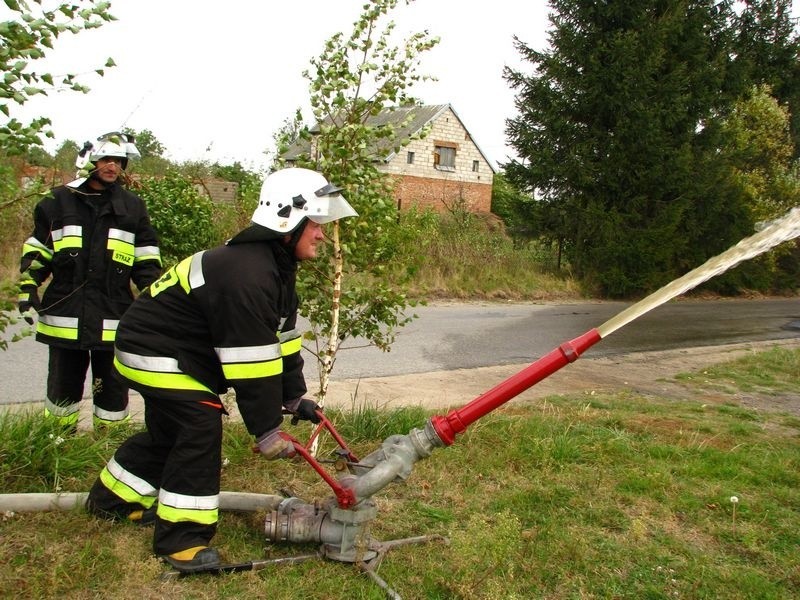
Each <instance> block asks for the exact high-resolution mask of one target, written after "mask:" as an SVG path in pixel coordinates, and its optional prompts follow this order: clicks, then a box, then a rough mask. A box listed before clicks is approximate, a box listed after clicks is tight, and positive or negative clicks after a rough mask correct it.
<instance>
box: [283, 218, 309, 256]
mask: <svg viewBox="0 0 800 600" xmlns="http://www.w3.org/2000/svg"><path fill="white" fill-rule="evenodd" d="M306 225H308V218H303V220H302V221H300V224H299V225H298V226H297V227H295V228H294V230H293V231H292V232H291V233H288V234H286V235H285V236H284V238H283V244H284V246H285V247H286V250H287V251H288V252H289V255H290V256H292V257H293V256H294V250H295V248H297V242H299V241H300V236H301V235H303V231H304V230H305V228H306Z"/></svg>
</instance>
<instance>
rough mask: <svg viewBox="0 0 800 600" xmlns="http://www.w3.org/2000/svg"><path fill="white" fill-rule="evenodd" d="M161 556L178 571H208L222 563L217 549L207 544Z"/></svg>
mask: <svg viewBox="0 0 800 600" xmlns="http://www.w3.org/2000/svg"><path fill="white" fill-rule="evenodd" d="M162 558H163V559H164V560H165V561H167V562H168V563H169V564H170V565H172V566H173V567H174V568H175V570H176V571H180V572H181V573H198V572H200V571H210V570H213V569H215V568H216V567H219V566H220V565H221V564H222V559H221V558H220V555H219V552H217V549H216V548H210V547H208V546H195V547H194V548H187V549H186V550H181V551H180V552H173V553H172V554H170V555H168V556H163V557H162Z"/></svg>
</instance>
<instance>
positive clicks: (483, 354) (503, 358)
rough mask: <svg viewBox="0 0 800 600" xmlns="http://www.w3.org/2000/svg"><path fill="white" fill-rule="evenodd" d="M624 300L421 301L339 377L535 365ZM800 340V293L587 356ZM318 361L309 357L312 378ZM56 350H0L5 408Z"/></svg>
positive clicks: (670, 323) (33, 392) (648, 317)
mask: <svg viewBox="0 0 800 600" xmlns="http://www.w3.org/2000/svg"><path fill="white" fill-rule="evenodd" d="M629 305H630V304H629V303H623V302H586V303H575V304H511V303H509V304H498V303H448V304H437V305H432V306H423V307H417V308H416V309H414V310H413V311H412V312H413V313H415V314H417V315H418V318H417V319H415V320H414V321H412V322H411V323H410V324H409V325H407V326H406V327H404V328H403V329H401V330H400V333H399V334H398V336H397V340H396V341H395V343H394V345H393V346H392V350H391V351H390V352H388V353H384V352H381V351H379V350H377V349H375V348H365V347H362V346H363V341H359V340H353V341H349V342H348V343H347V346H349V347H348V348H344V349H342V350H341V351H340V352H339V354H338V356H337V362H336V365H335V367H334V371H333V380H343V379H351V378H366V377H384V376H390V375H405V374H413V373H427V372H432V371H449V370H454V369H470V368H476V367H491V366H499V365H511V364H524V363H529V362H533V361H535V360H536V359H537V358H539V357H540V356H542V355H544V354H546V353H548V352H549V351H550V350H552V349H553V348H555V347H557V346H558V345H559V344H561V343H562V342H564V341H567V340H571V339H573V338H575V337H578V336H579V335H581V334H583V333H585V332H587V331H589V330H590V329H593V328H596V327H599V326H600V325H602V324H603V323H605V321H607V320H608V319H610V318H611V317H613V316H615V315H617V314H618V313H619V312H620V311H622V310H624V309H625V308H627V307H628V306H629ZM798 337H800V298H790V299H766V300H738V299H737V300H674V301H671V302H668V303H666V304H664V305H662V306H659V307H657V308H655V309H653V310H652V311H650V312H648V313H646V314H644V315H642V316H640V317H639V318H637V319H635V320H634V321H632V322H630V323H628V324H627V325H626V326H625V327H623V328H621V329H619V330H617V331H615V332H614V333H613V334H611V335H609V336H608V337H606V338H605V339H603V340H601V341H600V342H598V343H597V344H595V345H594V346H593V347H592V348H590V349H589V350H588V351H587V352H586V353H585V354H584V357H586V358H589V357H600V356H612V355H615V354H627V353H634V352H646V351H658V350H671V349H676V348H689V347H696V346H717V345H726V344H735V343H742V342H751V341H769V340H779V339H786V338H798ZM315 374H316V361H315V359H314V358H313V357H312V356H311V355H308V356H307V358H306V377H307V378H311V377H314V376H315ZM46 376H47V348H46V346H44V345H43V344H39V343H37V342H35V341H34V340H33V339H31V338H26V339H24V340H22V341H20V342H14V343H11V344H10V345H9V349H8V350H7V351H5V352H0V382H2V385H0V404H8V403H16V402H31V401H40V400H42V398H43V396H44V389H45V379H46Z"/></svg>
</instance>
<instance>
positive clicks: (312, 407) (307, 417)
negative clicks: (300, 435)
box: [285, 398, 322, 425]
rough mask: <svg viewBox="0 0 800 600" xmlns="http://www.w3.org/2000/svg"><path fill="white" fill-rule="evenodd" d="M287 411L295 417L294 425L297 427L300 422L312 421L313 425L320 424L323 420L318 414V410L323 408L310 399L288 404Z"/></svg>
mask: <svg viewBox="0 0 800 600" xmlns="http://www.w3.org/2000/svg"><path fill="white" fill-rule="evenodd" d="M285 406H286V409H287V410H288V411H289V412H291V413H292V414H293V415H294V416H293V417H292V425H297V422H298V421H311V422H312V423H315V424H316V423H319V422H320V421H321V420H322V419H320V418H319V415H318V414H317V411H318V410H322V408H321V407H320V406H319V404H317V403H316V402H314V401H313V400H309V399H308V398H298V399H297V400H293V401H292V402H289V403H287V404H286V405H285Z"/></svg>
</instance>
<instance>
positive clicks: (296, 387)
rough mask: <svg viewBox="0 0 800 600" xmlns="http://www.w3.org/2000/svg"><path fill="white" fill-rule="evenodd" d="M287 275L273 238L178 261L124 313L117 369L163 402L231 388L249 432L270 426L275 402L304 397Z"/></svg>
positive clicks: (277, 411) (289, 267) (288, 266)
mask: <svg viewBox="0 0 800 600" xmlns="http://www.w3.org/2000/svg"><path fill="white" fill-rule="evenodd" d="M295 273H296V262H295V260H294V259H293V258H291V257H290V256H289V254H288V253H287V251H286V250H284V249H283V248H282V247H281V246H280V244H279V243H278V242H277V241H274V240H273V241H268V242H250V243H242V244H232V245H225V246H219V247H216V248H213V249H211V250H205V251H202V252H198V253H197V254H194V255H193V256H190V257H188V258H186V259H184V260H183V261H181V262H180V263H178V264H177V265H176V266H175V267H173V268H172V269H170V270H169V271H167V272H166V273H165V274H164V275H163V276H162V277H161V278H160V279H159V280H158V281H156V282H155V283H154V284H153V285H151V286H150V288H148V289H147V290H146V291H145V292H144V293H142V294H141V295H140V296H139V297H138V298H137V299H136V301H135V302H134V303H133V306H131V308H130V309H129V310H128V312H126V313H125V315H124V316H123V318H122V320H121V322H120V325H119V329H118V331H117V339H116V347H115V365H116V367H117V370H118V371H119V372H120V373H121V374H122V375H123V376H124V377H125V378H126V379H127V380H128V383H129V385H130V386H131V387H133V388H134V389H137V390H138V391H140V392H142V393H143V394H146V395H148V394H149V395H150V396H151V397H155V398H160V399H163V400H164V401H170V400H171V399H174V400H177V401H181V400H184V401H185V400H200V401H202V400H203V399H206V400H207V399H208V397H209V395H210V394H213V395H214V396H216V395H217V394H221V393H224V392H225V391H226V390H227V389H228V388H229V387H232V388H233V389H234V391H235V392H236V403H237V405H238V407H239V412H240V414H241V415H242V420H243V421H244V423H245V426H246V427H247V429H248V431H249V432H250V433H251V434H253V435H255V436H260V435H261V434H263V433H265V432H266V431H268V430H270V429H272V428H274V427H277V426H279V425H280V422H281V420H282V416H281V411H282V406H283V404H284V403H286V402H289V401H291V400H294V399H296V398H300V397H301V396H303V395H304V394H305V392H306V384H305V380H304V378H303V359H302V356H301V354H300V349H301V337H300V332H299V331H298V330H296V329H295V326H296V321H297V307H298V300H297V294H296V292H295Z"/></svg>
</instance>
